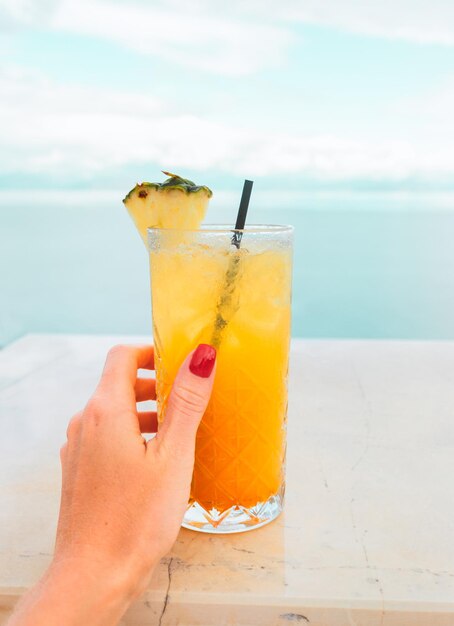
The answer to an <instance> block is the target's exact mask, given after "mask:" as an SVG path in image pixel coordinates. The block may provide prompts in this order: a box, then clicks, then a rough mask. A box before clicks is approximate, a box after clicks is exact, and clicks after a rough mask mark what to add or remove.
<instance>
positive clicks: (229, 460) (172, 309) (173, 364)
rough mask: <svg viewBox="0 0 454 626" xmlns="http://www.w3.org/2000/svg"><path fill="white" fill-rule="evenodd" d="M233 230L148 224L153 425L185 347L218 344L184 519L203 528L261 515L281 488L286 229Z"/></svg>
mask: <svg viewBox="0 0 454 626" xmlns="http://www.w3.org/2000/svg"><path fill="white" fill-rule="evenodd" d="M233 232H234V231H232V229H231V228H228V227H227V226H206V227H203V228H202V229H200V230H197V231H196V230H194V231H183V230H165V229H157V228H156V229H154V228H151V229H149V230H148V244H149V252H150V275H151V293H152V311H153V336H154V342H155V363H156V379H157V403H158V422H159V423H161V422H162V420H164V419H165V409H166V403H167V399H168V395H169V392H170V389H171V386H172V383H173V380H174V378H175V375H176V373H177V371H178V368H179V367H180V365H181V363H182V362H183V360H184V359H185V357H186V355H187V354H188V353H189V352H190V351H191V350H193V349H194V348H195V347H196V346H197V345H198V344H199V343H209V344H212V345H214V346H215V347H216V349H217V360H216V377H215V382H214V389H213V393H212V397H211V400H210V403H209V405H208V408H207V410H206V412H205V415H204V416H203V419H202V422H201V425H200V427H199V430H198V433H197V441H196V452H195V467H194V474H193V478H192V486H191V495H190V501H189V504H188V509H187V511H186V515H185V518H184V522H183V526H185V527H186V528H191V529H193V530H198V531H202V532H211V533H229V532H239V531H244V530H249V529H252V528H257V527H259V526H262V525H264V524H266V523H268V522H270V521H271V520H273V519H275V518H276V517H277V516H278V515H279V513H280V512H281V511H282V506H283V498H284V489H285V445H286V444H285V436H286V419H287V372H288V356H289V346H290V316H291V314H290V299H291V270H292V242H293V228H292V227H291V226H249V227H247V228H246V229H245V230H244V231H241V233H242V240H241V246H240V248H239V249H237V248H236V247H235V246H233V245H232V243H231V239H232V234H233Z"/></svg>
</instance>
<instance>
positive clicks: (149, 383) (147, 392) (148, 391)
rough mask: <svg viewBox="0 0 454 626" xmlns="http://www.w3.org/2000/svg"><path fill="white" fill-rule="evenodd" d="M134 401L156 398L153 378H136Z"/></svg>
mask: <svg viewBox="0 0 454 626" xmlns="http://www.w3.org/2000/svg"><path fill="white" fill-rule="evenodd" d="M135 393H136V402H143V401H144V400H156V380H155V379H154V378H138V379H137V380H136V384H135Z"/></svg>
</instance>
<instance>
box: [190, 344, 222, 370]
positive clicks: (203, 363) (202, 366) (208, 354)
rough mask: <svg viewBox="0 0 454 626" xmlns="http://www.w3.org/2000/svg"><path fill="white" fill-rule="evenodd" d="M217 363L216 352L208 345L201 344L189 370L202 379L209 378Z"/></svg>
mask: <svg viewBox="0 0 454 626" xmlns="http://www.w3.org/2000/svg"><path fill="white" fill-rule="evenodd" d="M215 363H216V350H215V349H214V348H213V346H209V345H208V344H207V343H201V344H200V345H199V346H198V347H197V349H196V351H195V352H194V354H193V355H192V359H191V362H190V363H189V369H190V370H191V372H192V373H193V374H195V375H196V376H200V378H209V376H210V374H211V372H212V371H213V367H214V364H215Z"/></svg>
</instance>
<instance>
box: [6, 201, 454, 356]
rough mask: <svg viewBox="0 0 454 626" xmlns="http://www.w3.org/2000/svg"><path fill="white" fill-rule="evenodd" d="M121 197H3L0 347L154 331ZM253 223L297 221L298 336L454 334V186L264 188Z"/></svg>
mask: <svg viewBox="0 0 454 626" xmlns="http://www.w3.org/2000/svg"><path fill="white" fill-rule="evenodd" d="M121 197H122V194H121V192H118V193H114V192H109V193H104V192H93V191H91V192H54V193H49V192H22V193H19V192H2V193H1V194H0V266H1V278H0V280H1V285H0V287H1V307H0V345H4V344H6V343H8V342H10V341H12V340H14V339H16V338H18V337H20V336H21V335H23V334H25V333H29V332H57V333H122V334H124V333H134V334H137V333H144V334H147V333H150V330H151V323H150V297H149V279H148V260H147V255H146V252H145V248H144V247H143V245H142V244H141V242H140V240H139V237H138V235H137V234H136V232H135V230H134V228H133V225H132V222H130V220H129V217H128V216H127V214H126V211H125V210H124V208H123V206H122V204H121V201H120V200H121ZM236 205H237V199H235V196H234V195H233V194H229V193H225V194H218V201H217V204H216V203H213V206H212V207H210V210H209V212H210V218H209V220H207V221H210V222H220V223H226V222H227V223H231V222H232V221H234V217H235V213H236ZM249 221H250V222H251V223H252V222H254V223H281V224H293V225H294V226H295V255H294V280H293V330H292V332H293V335H294V336H297V337H303V336H304V337H340V338H401V339H407V338H418V339H454V195H452V194H424V195H422V194H411V193H410V194H391V193H359V192H355V193H347V192H342V193H334V192H332V193H325V194H322V193H312V194H295V193H294V194H287V195H284V196H282V195H279V194H275V195H274V196H273V195H272V194H267V195H265V194H262V195H260V194H256V196H255V197H254V202H253V203H252V205H251V208H250V214H249ZM169 279H170V280H171V277H169Z"/></svg>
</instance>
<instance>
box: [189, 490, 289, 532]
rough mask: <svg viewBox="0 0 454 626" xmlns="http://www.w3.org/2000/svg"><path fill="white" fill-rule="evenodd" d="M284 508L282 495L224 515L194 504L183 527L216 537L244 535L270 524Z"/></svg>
mask: <svg viewBox="0 0 454 626" xmlns="http://www.w3.org/2000/svg"><path fill="white" fill-rule="evenodd" d="M282 508H283V499H282V497H281V496H280V495H276V496H271V497H270V498H268V500H267V501H266V502H259V503H258V504H256V505H255V506H253V507H250V508H245V507H242V506H232V507H231V508H230V509H228V510H227V511H224V512H223V513H220V512H219V511H218V510H217V509H211V510H210V511H206V510H205V509H204V508H203V507H201V506H200V504H198V503H197V502H193V503H192V504H190V505H189V507H188V509H187V511H186V513H185V516H184V519H183V524H182V526H183V528H188V529H189V530H196V531H198V532H199V533H212V534H215V535H222V534H227V533H244V532H246V531H248V530H254V528H260V527H261V526H265V524H269V523H270V522H272V521H273V520H274V519H276V517H277V516H278V515H279V514H280V513H281V512H282Z"/></svg>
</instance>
